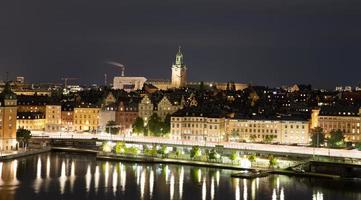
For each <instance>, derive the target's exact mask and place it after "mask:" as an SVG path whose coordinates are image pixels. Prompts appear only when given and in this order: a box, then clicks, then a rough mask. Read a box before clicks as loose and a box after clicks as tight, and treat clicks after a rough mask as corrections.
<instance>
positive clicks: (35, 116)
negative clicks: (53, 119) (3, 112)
mask: <svg viewBox="0 0 361 200" xmlns="http://www.w3.org/2000/svg"><path fill="white" fill-rule="evenodd" d="M16 127H17V128H18V129H19V128H24V129H27V130H30V131H44V130H45V115H44V113H42V112H18V113H17V120H16Z"/></svg>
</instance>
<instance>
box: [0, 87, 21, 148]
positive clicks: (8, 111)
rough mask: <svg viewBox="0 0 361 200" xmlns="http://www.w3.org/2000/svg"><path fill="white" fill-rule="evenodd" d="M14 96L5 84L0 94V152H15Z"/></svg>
mask: <svg viewBox="0 0 361 200" xmlns="http://www.w3.org/2000/svg"><path fill="white" fill-rule="evenodd" d="M16 115H17V99H16V94H15V93H13V92H12V91H11V88H10V84H9V83H6V84H5V87H4V90H3V91H2V92H1V93H0V148H1V150H5V151H7V150H15V149H16V148H17V141H16Z"/></svg>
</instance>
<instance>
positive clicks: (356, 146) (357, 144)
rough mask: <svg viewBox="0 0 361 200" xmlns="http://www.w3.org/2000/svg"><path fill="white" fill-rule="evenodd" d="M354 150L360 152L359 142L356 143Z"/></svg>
mask: <svg viewBox="0 0 361 200" xmlns="http://www.w3.org/2000/svg"><path fill="white" fill-rule="evenodd" d="M355 148H356V149H357V150H359V151H361V142H358V143H356V145H355Z"/></svg>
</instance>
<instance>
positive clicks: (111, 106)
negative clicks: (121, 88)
mask: <svg viewBox="0 0 361 200" xmlns="http://www.w3.org/2000/svg"><path fill="white" fill-rule="evenodd" d="M116 110H117V105H116V103H108V104H107V105H104V106H103V107H102V108H101V109H100V113H99V128H100V130H102V131H105V128H106V125H107V124H108V122H109V121H115V114H116Z"/></svg>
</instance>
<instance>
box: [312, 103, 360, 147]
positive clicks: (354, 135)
mask: <svg viewBox="0 0 361 200" xmlns="http://www.w3.org/2000/svg"><path fill="white" fill-rule="evenodd" d="M359 113H361V112H359ZM311 120H312V121H313V122H314V124H313V125H312V127H313V128H314V127H321V128H322V129H323V131H324V133H326V135H328V134H329V133H330V132H331V131H332V130H341V131H342V132H343V133H344V136H345V140H346V141H348V142H360V141H361V115H351V113H343V112H342V113H340V115H320V111H319V110H313V111H312V119H311Z"/></svg>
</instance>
